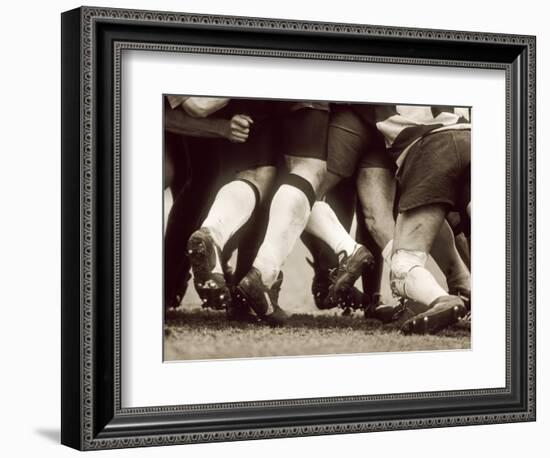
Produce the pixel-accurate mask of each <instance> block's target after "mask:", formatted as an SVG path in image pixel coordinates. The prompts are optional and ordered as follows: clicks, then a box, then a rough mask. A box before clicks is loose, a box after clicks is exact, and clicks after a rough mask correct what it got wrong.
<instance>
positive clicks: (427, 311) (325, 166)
mask: <svg viewBox="0 0 550 458" xmlns="http://www.w3.org/2000/svg"><path fill="white" fill-rule="evenodd" d="M163 97H164V100H163V107H164V114H163V129H164V132H163V135H164V162H163V164H164V182H163V183H164V189H163V192H164V307H165V311H164V312H165V321H164V359H165V361H178V360H207V359H226V358H252V357H276V356H302V355H304V356H305V355H331V354H354V353H371V352H406V351H434V350H460V349H469V348H470V325H471V303H470V296H471V294H470V293H471V287H470V208H471V205H470V132H471V107H453V106H428V105H426V106H419V105H406V104H403V105H399V104H395V105H390V104H376V103H372V104H371V103H350V102H327V101H308V100H268V99H244V98H229V97H201V96H188V95H177V94H169V95H164V96H163Z"/></svg>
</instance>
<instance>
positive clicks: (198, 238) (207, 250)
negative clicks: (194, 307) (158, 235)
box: [187, 228, 231, 310]
mask: <svg viewBox="0 0 550 458" xmlns="http://www.w3.org/2000/svg"><path fill="white" fill-rule="evenodd" d="M187 254H188V256H189V261H190V263H191V268H192V270H193V283H194V285H195V290H196V291H197V294H198V295H199V297H200V299H201V301H202V306H203V308H212V309H216V310H223V309H226V308H227V307H228V305H229V303H230V301H231V294H230V292H229V288H228V287H227V284H226V281H225V276H224V274H223V273H217V272H213V270H214V268H215V266H216V262H219V260H220V259H221V252H220V249H219V247H218V246H217V245H216V243H215V242H214V239H213V238H212V235H211V234H210V230H209V229H207V228H201V229H199V230H198V231H195V232H194V233H193V234H192V235H191V237H190V238H189V241H188V242H187Z"/></svg>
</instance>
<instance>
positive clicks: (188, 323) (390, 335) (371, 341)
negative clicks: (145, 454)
mask: <svg viewBox="0 0 550 458" xmlns="http://www.w3.org/2000/svg"><path fill="white" fill-rule="evenodd" d="M164 335H165V340H164V358H165V360H188V359H212V358H215V359H223V358H235V357H237V358H251V357H261V356H298V355H327V354H349V353H373V352H388V351H399V352H401V351H428V350H459V349H468V348H470V333H469V332H466V331H464V330H461V329H449V330H445V331H443V332H441V333H440V334H438V335H435V336H405V335H402V334H400V333H399V332H398V330H397V329H396V328H395V326H391V325H382V324H381V323H380V322H379V321H376V320H365V319H364V317H363V316H362V313H359V312H356V313H355V314H353V315H351V316H342V314H341V313H339V312H337V311H326V312H315V313H310V314H295V315H293V316H292V317H291V318H290V320H289V323H288V325H287V326H285V327H283V328H270V327H268V326H263V325H258V324H249V323H236V322H229V321H227V320H226V319H225V316H224V314H223V313H222V312H215V311H207V310H201V309H199V308H190V309H188V310H181V311H177V312H174V313H173V314H172V315H171V317H170V319H169V320H168V321H167V322H166V325H165V330H164Z"/></svg>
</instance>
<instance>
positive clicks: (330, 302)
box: [324, 245, 374, 309]
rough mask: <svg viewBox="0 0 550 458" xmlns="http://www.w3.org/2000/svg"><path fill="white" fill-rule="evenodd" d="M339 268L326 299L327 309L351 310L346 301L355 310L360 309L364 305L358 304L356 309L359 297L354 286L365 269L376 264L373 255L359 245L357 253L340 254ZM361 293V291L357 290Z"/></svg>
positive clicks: (333, 277) (333, 276)
mask: <svg viewBox="0 0 550 458" xmlns="http://www.w3.org/2000/svg"><path fill="white" fill-rule="evenodd" d="M338 258H339V260H340V261H339V263H338V268H337V269H336V271H335V272H334V273H333V274H332V278H331V284H330V287H329V290H328V294H327V297H326V299H325V304H324V306H325V308H331V307H335V306H339V307H342V308H344V309H345V308H349V307H350V305H348V304H347V303H346V301H348V302H350V301H352V302H353V303H354V307H353V308H358V307H360V306H361V305H362V302H363V301H362V300H361V302H360V304H361V305H359V304H358V307H355V302H357V301H359V300H360V299H359V296H358V295H357V293H356V292H355V291H354V284H355V282H356V281H357V279H358V278H359V277H360V276H361V275H362V274H363V272H364V271H365V269H367V268H368V267H369V266H371V265H372V264H373V262H374V257H373V255H372V253H371V252H370V251H369V250H368V249H367V248H365V247H364V246H363V245H357V248H356V249H355V251H354V252H353V253H352V254H351V255H350V256H348V255H346V254H345V253H339V254H338ZM357 292H359V293H360V291H358V290H357Z"/></svg>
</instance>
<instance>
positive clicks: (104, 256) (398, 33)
mask: <svg viewBox="0 0 550 458" xmlns="http://www.w3.org/2000/svg"><path fill="white" fill-rule="evenodd" d="M124 49H146V50H152V51H155V50H158V51H173V52H186V53H211V54H226V55H247V56H266V57H273V58H276V57H295V58H302V59H320V60H344V61H359V62H378V63H400V64H416V65H438V66H447V67H469V68H494V69H501V70H504V71H505V73H506V110H507V113H506V157H507V168H506V174H507V176H506V196H507V202H506V210H507V214H506V221H507V227H506V250H507V252H506V301H507V303H506V352H507V354H506V386H505V387H504V388H494V389H479V390H467V391H446V392H420V393H406V394H396V395H365V396H354V397H333V398H310V399H299V400H266V401H261V402H239V403H224V404H195V405H175V406H164V407H144V408H123V407H122V406H121V384H120V375H121V362H120V358H121V354H120V326H121V315H120V269H121V267H120V255H121V253H120V239H121V230H120V213H121V208H120V174H121V164H120V139H119V136H118V134H119V131H118V129H119V128H120V84H121V78H120V56H121V52H122V50H124ZM61 389H62V433H61V442H62V443H63V444H65V445H68V446H70V447H74V448H76V449H80V450H92V449H105V448H122V447H139V446H151V445H168V444H184V443H197V442H212V441H231V440H248V439H260V438H275V437H290V436H308V435H320V434H341V433H352V432H370V431H386V430H400V429H412V428H431V427H444V426H458V425H475V424H489V423H506V422H517V421H534V420H535V410H536V406H535V37H532V36H519V35H504V34H490V33H478V32H458V31H444V30H425V29H412V28H398V27H382V26H370V25H357V24H336V23H315V22H300V21H291V20H279V19H262V18H246V17H226V16H202V15H196V14H182V13H167V12H150V11H132V10H122V9H105V8H95V7H82V8H78V9H75V10H72V11H68V12H65V13H63V15H62V387H61Z"/></svg>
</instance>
